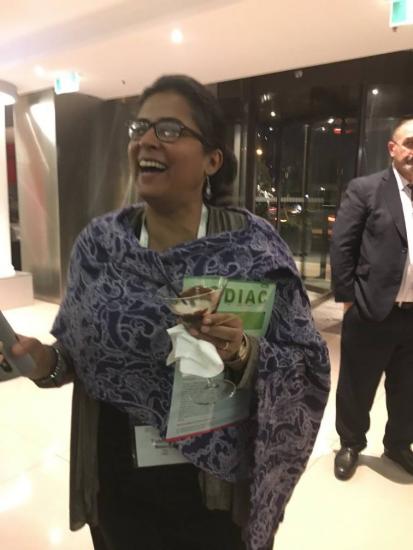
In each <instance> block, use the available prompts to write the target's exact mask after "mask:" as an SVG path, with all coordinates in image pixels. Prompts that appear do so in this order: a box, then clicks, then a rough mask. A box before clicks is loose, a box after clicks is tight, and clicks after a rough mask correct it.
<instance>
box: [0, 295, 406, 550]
mask: <svg viewBox="0 0 413 550" xmlns="http://www.w3.org/2000/svg"><path fill="white" fill-rule="evenodd" d="M56 310H57V306H55V305H53V304H47V303H44V302H36V303H35V305H34V306H32V307H29V308H20V309H16V310H8V311H6V312H5V314H6V316H7V318H8V319H9V321H10V322H11V323H12V325H13V326H14V328H15V330H16V332H20V333H22V334H29V335H33V336H37V337H39V338H41V339H42V340H43V341H44V342H48V341H50V335H48V331H49V329H50V326H51V323H52V320H53V318H54V315H55V313H56ZM314 316H315V318H316V321H317V324H318V326H319V328H320V330H322V332H323V335H324V337H325V338H326V340H327V342H328V345H329V349H330V354H331V360H332V365H333V389H334V388H335V386H336V383H337V370H338V359H339V340H340V337H339V329H340V320H341V308H340V307H339V306H337V305H336V304H334V303H333V302H331V301H329V302H326V303H325V304H323V305H322V306H319V307H318V308H316V309H315V310H314ZM70 397H71V388H70V387H64V388H61V389H59V390H40V389H38V388H36V387H35V386H34V385H33V384H32V383H30V382H29V381H27V380H23V379H19V380H14V381H10V382H6V383H4V384H2V385H1V386H0V403H1V405H0V410H1V413H2V414H1V417H0V549H1V550H52V549H59V550H91V549H92V544H91V541H90V536H89V532H88V530H87V529H82V530H81V531H79V532H76V533H72V532H70V531H69V529H68V453H69V451H68V447H69V420H70ZM385 419H386V410H385V400H384V393H383V388H382V387H381V388H380V389H379V392H378V394H377V397H376V401H375V404H374V408H373V411H372V427H371V430H370V433H369V445H368V448H367V449H366V450H365V451H364V453H363V458H362V461H361V466H360V467H359V468H358V470H357V472H356V474H355V476H354V478H353V479H352V480H351V481H348V482H340V481H337V480H336V479H335V478H334V476H333V473H332V469H333V460H334V452H333V451H334V449H336V448H337V445H338V439H337V435H336V433H335V430H334V391H333V392H332V394H331V396H330V400H329V403H328V405H327V409H326V413H325V416H324V420H323V423H322V426H321V430H320V434H319V437H318V439H317V442H316V446H315V449H314V452H313V455H312V457H311V460H310V463H309V466H308V468H307V470H306V472H305V473H304V475H303V477H302V479H301V481H300V483H299V485H298V487H297V488H296V490H295V492H294V495H293V497H292V499H291V502H290V503H289V505H288V508H287V512H286V516H285V520H284V522H283V524H282V525H281V527H280V529H279V532H278V535H277V537H276V543H275V546H274V548H275V549H276V550H331V549H333V550H411V549H412V548H413V521H412V517H413V516H412V512H413V477H412V476H409V475H407V474H405V473H404V472H403V471H402V470H401V469H400V468H398V467H397V466H396V465H395V464H393V463H392V462H391V461H389V460H387V459H385V458H382V457H381V454H382V445H381V438H382V432H383V428H384V424H385ZM131 550H134V549H133V548H131ZM142 550H144V549H142ZM194 550H196V549H194ZM211 550H213V549H211Z"/></svg>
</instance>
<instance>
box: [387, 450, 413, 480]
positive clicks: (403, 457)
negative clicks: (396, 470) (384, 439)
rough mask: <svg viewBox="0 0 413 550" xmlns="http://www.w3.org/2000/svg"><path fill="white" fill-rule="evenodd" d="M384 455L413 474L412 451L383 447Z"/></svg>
mask: <svg viewBox="0 0 413 550" xmlns="http://www.w3.org/2000/svg"><path fill="white" fill-rule="evenodd" d="M384 455H385V456H387V458H390V459H391V460H393V461H394V462H397V464H400V466H401V467H402V468H404V470H406V472H408V473H409V474H411V475H413V451H411V450H410V449H384Z"/></svg>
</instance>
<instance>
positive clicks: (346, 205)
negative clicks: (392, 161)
mask: <svg viewBox="0 0 413 550" xmlns="http://www.w3.org/2000/svg"><path fill="white" fill-rule="evenodd" d="M407 252H408V249H407V234H406V225H405V221H404V215H403V208H402V204H401V200H400V192H399V188H398V185H397V180H396V178H395V176H394V173H393V169H392V168H390V169H387V170H384V171H383V172H378V173H376V174H371V175H370V176H364V177H360V178H356V179H353V180H351V181H350V183H349V184H348V187H347V189H346V192H345V195H344V198H343V201H342V203H341V206H340V208H339V211H338V214H337V219H336V222H335V224H334V227H333V236H332V244H331V251H330V253H331V267H332V279H333V288H334V294H335V299H336V301H337V302H354V301H355V302H356V304H357V306H358V308H359V311H360V313H361V315H362V316H363V317H365V318H366V319H370V320H374V321H381V320H383V319H384V318H385V317H386V316H387V315H388V314H389V313H390V311H391V309H392V307H393V305H394V302H395V300H396V296H397V293H398V291H399V288H400V283H401V280H402V276H403V270H404V266H405V262H406V257H407Z"/></svg>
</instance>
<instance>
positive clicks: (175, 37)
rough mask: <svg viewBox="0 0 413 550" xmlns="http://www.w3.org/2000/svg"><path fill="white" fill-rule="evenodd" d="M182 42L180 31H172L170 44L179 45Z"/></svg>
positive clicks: (182, 37)
mask: <svg viewBox="0 0 413 550" xmlns="http://www.w3.org/2000/svg"><path fill="white" fill-rule="evenodd" d="M183 40H184V35H183V34H182V31H181V29H174V30H173V31H172V32H171V42H173V43H174V44H181V43H182V42H183Z"/></svg>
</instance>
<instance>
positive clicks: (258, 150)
mask: <svg viewBox="0 0 413 550" xmlns="http://www.w3.org/2000/svg"><path fill="white" fill-rule="evenodd" d="M256 153H257V155H258V156H259V157H260V156H261V155H262V149H257V151H256Z"/></svg>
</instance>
